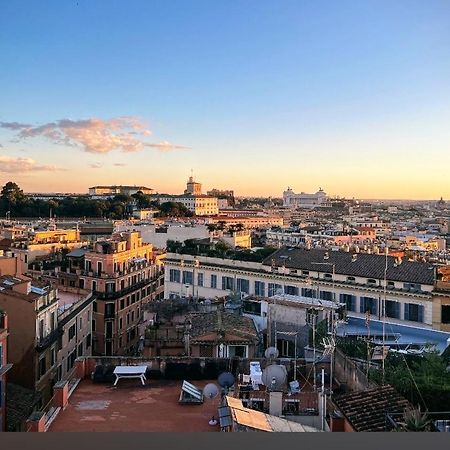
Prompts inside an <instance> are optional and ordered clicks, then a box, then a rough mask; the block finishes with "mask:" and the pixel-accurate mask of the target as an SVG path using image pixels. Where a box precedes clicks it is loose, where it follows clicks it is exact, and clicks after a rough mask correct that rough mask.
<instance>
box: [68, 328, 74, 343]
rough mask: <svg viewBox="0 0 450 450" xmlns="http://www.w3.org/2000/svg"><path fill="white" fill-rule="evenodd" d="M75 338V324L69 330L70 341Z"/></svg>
mask: <svg viewBox="0 0 450 450" xmlns="http://www.w3.org/2000/svg"><path fill="white" fill-rule="evenodd" d="M74 337H75V324H73V325H72V326H71V327H70V328H69V341H71V340H72V339H73V338H74Z"/></svg>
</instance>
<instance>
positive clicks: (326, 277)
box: [323, 273, 333, 280]
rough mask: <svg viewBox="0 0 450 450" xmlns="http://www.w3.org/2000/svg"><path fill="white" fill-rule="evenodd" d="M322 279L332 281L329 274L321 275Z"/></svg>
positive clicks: (331, 276)
mask: <svg viewBox="0 0 450 450" xmlns="http://www.w3.org/2000/svg"><path fill="white" fill-rule="evenodd" d="M323 278H324V279H325V280H332V279H333V275H332V274H331V273H324V274H323Z"/></svg>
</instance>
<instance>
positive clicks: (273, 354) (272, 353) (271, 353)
mask: <svg viewBox="0 0 450 450" xmlns="http://www.w3.org/2000/svg"><path fill="white" fill-rule="evenodd" d="M264 356H265V357H266V358H267V359H273V358H278V349H277V348H276V347H269V348H268V349H266V351H265V352H264Z"/></svg>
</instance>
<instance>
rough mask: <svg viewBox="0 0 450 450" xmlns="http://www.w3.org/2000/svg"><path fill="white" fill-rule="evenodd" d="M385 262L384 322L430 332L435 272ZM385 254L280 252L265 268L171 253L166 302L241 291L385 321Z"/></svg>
mask: <svg viewBox="0 0 450 450" xmlns="http://www.w3.org/2000/svg"><path fill="white" fill-rule="evenodd" d="M399 262H400V261H396V259H395V258H394V257H391V256H388V257H387V266H388V270H387V272H386V275H387V276H386V292H387V296H386V307H385V311H386V314H385V315H386V322H388V323H389V322H391V323H399V324H408V325H411V326H415V327H420V328H432V326H433V320H432V313H433V299H432V291H433V288H434V277H435V275H434V269H433V268H432V267H430V264H427V263H418V262H411V261H402V262H401V263H400V264H399ZM385 264H386V257H385V256H384V255H374V254H358V255H352V254H351V253H347V252H338V251H329V252H327V251H324V250H318V249H311V250H303V249H293V248H291V249H280V250H277V251H276V252H275V253H274V254H272V255H271V256H270V257H269V258H267V259H266V260H265V261H264V262H262V263H256V262H246V261H236V260H228V259H220V258H209V257H201V256H198V257H195V256H190V255H180V254H172V253H169V254H168V255H167V258H166V260H165V283H164V286H165V291H164V295H165V298H173V297H177V296H193V297H195V298H215V297H223V296H226V295H228V294H230V292H233V291H240V292H243V293H245V294H248V295H255V296H260V297H272V296H274V295H276V294H278V293H280V292H281V293H284V294H287V295H297V296H298V295H300V296H302V297H309V298H320V299H321V300H326V301H331V300H333V301H335V302H339V303H342V304H345V305H346V306H345V307H346V310H347V314H348V316H349V317H352V316H353V317H361V318H363V317H365V315H366V312H367V311H369V313H370V315H371V317H372V318H373V319H374V320H379V319H380V318H381V305H382V304H383V300H384V286H385V279H384V273H385Z"/></svg>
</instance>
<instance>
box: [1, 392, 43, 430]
mask: <svg viewBox="0 0 450 450" xmlns="http://www.w3.org/2000/svg"><path fill="white" fill-rule="evenodd" d="M6 386H7V393H6V399H7V400H6V402H7V403H6V407H7V411H8V413H7V429H8V431H15V430H16V428H17V427H20V426H21V425H22V423H23V421H24V420H26V419H28V417H29V416H30V415H31V413H32V412H33V410H34V409H35V407H36V405H38V403H39V401H40V399H41V394H40V393H39V392H35V391H33V390H31V389H26V388H24V387H22V386H19V385H17V384H13V383H7V385H6Z"/></svg>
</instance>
